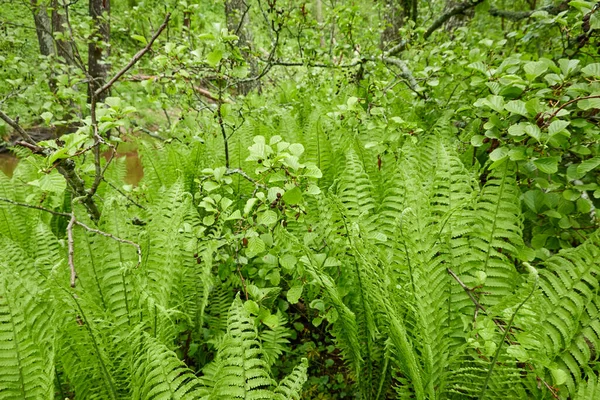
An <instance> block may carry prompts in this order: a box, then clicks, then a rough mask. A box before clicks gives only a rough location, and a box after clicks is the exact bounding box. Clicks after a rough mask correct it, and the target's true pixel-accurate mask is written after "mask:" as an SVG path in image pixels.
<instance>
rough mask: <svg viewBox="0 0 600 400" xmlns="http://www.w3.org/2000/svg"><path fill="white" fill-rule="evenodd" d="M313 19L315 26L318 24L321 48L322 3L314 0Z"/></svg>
mask: <svg viewBox="0 0 600 400" xmlns="http://www.w3.org/2000/svg"><path fill="white" fill-rule="evenodd" d="M315 17H316V19H317V24H319V37H320V45H321V47H323V48H324V47H325V36H324V33H323V1H322V0H315Z"/></svg>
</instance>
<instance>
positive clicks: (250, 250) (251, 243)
mask: <svg viewBox="0 0 600 400" xmlns="http://www.w3.org/2000/svg"><path fill="white" fill-rule="evenodd" d="M265 248H266V247H265V242H263V241H262V239H261V238H259V237H257V236H253V237H251V238H250V239H248V247H247V249H246V255H247V256H248V257H254V256H255V255H257V254H259V253H262V252H263V251H265Z"/></svg>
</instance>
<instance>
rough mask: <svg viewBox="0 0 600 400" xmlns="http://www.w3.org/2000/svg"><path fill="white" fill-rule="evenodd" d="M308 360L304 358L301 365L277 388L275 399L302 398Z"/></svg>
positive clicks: (295, 399) (292, 399) (293, 399)
mask: <svg viewBox="0 0 600 400" xmlns="http://www.w3.org/2000/svg"><path fill="white" fill-rule="evenodd" d="M307 368H308V360H307V359H306V358H303V359H302V361H301V362H300V364H299V365H297V366H296V368H294V370H293V371H292V372H291V373H290V374H289V375H288V376H286V377H285V378H284V379H283V380H282V381H281V382H280V383H279V385H278V386H277V387H276V388H275V397H274V399H275V400H300V398H301V397H300V396H301V395H302V385H304V382H306V379H307V376H306V369H307Z"/></svg>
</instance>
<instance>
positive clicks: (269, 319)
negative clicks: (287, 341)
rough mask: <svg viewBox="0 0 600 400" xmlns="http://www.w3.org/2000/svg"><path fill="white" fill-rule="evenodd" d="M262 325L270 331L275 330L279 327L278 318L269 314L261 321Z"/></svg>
mask: <svg viewBox="0 0 600 400" xmlns="http://www.w3.org/2000/svg"><path fill="white" fill-rule="evenodd" d="M262 323H263V324H265V325H266V326H268V327H269V328H271V329H274V328H276V327H277V326H278V325H279V318H277V315H275V314H269V315H268V316H266V317H264V318H263V319H262Z"/></svg>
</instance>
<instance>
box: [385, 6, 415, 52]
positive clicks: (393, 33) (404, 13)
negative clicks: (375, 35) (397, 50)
mask: <svg viewBox="0 0 600 400" xmlns="http://www.w3.org/2000/svg"><path fill="white" fill-rule="evenodd" d="M413 11H414V17H413V18H414V19H415V20H416V12H417V0H387V1H386V4H385V8H384V17H383V19H384V23H385V29H384V31H383V34H382V35H381V47H382V48H385V47H387V46H389V45H390V44H393V43H395V42H398V41H399V40H400V39H401V38H400V35H399V34H398V31H399V30H400V28H402V27H403V26H404V24H405V22H406V20H408V19H410V18H411V15H412V13H413Z"/></svg>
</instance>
